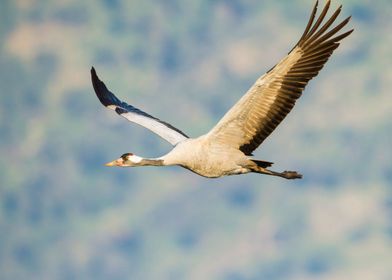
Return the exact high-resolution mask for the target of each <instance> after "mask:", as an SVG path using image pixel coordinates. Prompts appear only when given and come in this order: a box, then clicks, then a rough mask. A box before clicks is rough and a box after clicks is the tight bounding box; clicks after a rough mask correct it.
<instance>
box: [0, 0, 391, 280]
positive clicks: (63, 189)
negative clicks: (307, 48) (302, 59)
mask: <svg viewBox="0 0 392 280" xmlns="http://www.w3.org/2000/svg"><path fill="white" fill-rule="evenodd" d="M320 3H321V4H322V3H323V1H320ZM313 4H314V2H313V1H311V0H294V1H256V0H216V1H210V0H197V1H179V0H165V1H158V0H147V1H141V0H131V1H121V0H99V1H93V0H87V1H83V2H81V1H75V0H62V1H49V0H47V1H43V0H42V1H39V0H31V1H28V0H16V1H12V0H8V1H7V0H2V1H0V22H1V24H0V101H1V102H0V154H1V157H0V234H1V238H0V279H2V280H3V279H223V280H243V279H244V280H245V279H246V280H248V279H269V280H274V279H339V280H340V279H370V280H372V279H392V268H391V267H392V266H391V263H392V152H391V143H392V124H391V119H392V106H391V104H392V99H391V96H390V88H391V87H392V84H391V83H392V71H391V62H392V61H391V58H392V49H391V43H392V39H391V36H389V33H390V30H392V24H391V20H390V17H391V15H392V6H391V4H390V2H389V1H387V0H379V1H353V0H341V1H332V7H333V8H336V7H337V6H338V5H339V4H343V11H342V15H341V17H340V18H341V19H344V18H345V17H346V16H349V15H352V16H353V18H352V21H351V23H350V24H349V27H348V28H351V27H353V28H355V32H354V33H353V34H352V35H351V36H350V37H349V38H347V39H345V40H344V41H343V42H342V44H341V47H340V48H339V49H338V50H337V51H336V52H335V53H334V55H333V56H332V58H331V60H330V61H329V62H328V64H327V66H326V67H325V68H324V69H323V70H322V71H321V73H320V74H319V76H318V77H317V78H316V79H315V80H313V81H311V82H310V85H309V86H308V87H307V88H306V90H305V93H304V96H303V97H302V98H301V99H300V100H299V102H298V103H297V105H296V107H295V108H294V110H293V111H292V113H291V114H290V115H289V116H288V117H287V118H286V120H285V121H284V122H283V123H282V124H281V125H280V126H279V127H278V129H277V130H276V131H275V132H274V133H273V134H272V135H271V136H270V138H269V139H268V140H267V141H266V142H265V143H263V146H262V148H261V149H259V150H257V151H256V152H255V156H256V158H260V159H264V160H268V161H273V162H275V164H274V169H276V170H286V169H288V170H298V171H299V172H300V173H302V174H304V179H302V180H298V181H294V182H293V181H287V180H283V179H279V178H272V177H269V176H262V175H257V174H251V175H245V176H232V177H228V178H221V179H214V180H211V179H205V178H202V177H199V176H197V175H195V174H193V173H190V172H188V171H187V170H185V169H181V168H175V167H168V168H133V169H115V168H111V169H108V168H105V167H104V166H103V163H105V162H107V161H109V160H113V159H114V158H116V157H118V156H119V155H121V154H123V153H125V152H133V153H136V154H138V155H142V156H146V157H155V156H160V155H162V154H164V153H166V152H167V151H169V149H170V148H171V147H170V145H168V144H167V143H166V142H164V141H162V140H161V139H160V138H159V137H156V136H155V135H153V134H152V133H150V132H148V131H146V130H145V129H142V128H140V127H137V126H135V125H131V124H129V123H127V122H126V121H125V120H123V119H122V118H119V117H118V116H117V115H116V114H114V113H113V112H110V111H108V110H106V109H105V108H104V107H102V105H101V104H100V103H99V101H98V100H97V98H96V96H95V95H94V92H93V89H92V86H91V84H90V76H89V70H90V67H91V66H92V65H94V66H95V67H96V69H97V72H98V73H99V75H100V77H101V78H102V79H103V80H104V81H105V83H106V84H107V86H108V87H109V88H110V89H111V90H112V91H113V92H115V93H116V94H117V95H118V96H119V97H120V98H121V99H124V100H125V101H127V102H129V103H130V104H133V105H135V106H137V107H140V108H142V109H143V110H146V111H147V112H149V113H151V114H153V115H154V116H157V117H159V118H161V119H163V120H165V121H168V122H169V123H172V124H173V125H174V126H176V127H178V128H180V129H181V130H183V131H184V132H185V133H187V134H189V135H191V136H198V135H200V134H202V133H205V132H207V131H208V130H209V129H210V128H211V127H212V126H213V125H214V124H215V123H216V122H217V121H218V120H219V118H220V117H221V116H222V115H223V114H224V113H225V112H226V111H227V110H228V108H230V107H231V106H232V105H233V104H234V103H235V102H236V100H238V99H239V98H240V97H241V96H242V94H243V93H244V92H245V91H246V90H247V89H248V88H249V87H250V85H251V84H252V83H253V82H254V81H255V80H256V79H257V78H258V77H259V76H260V75H261V74H263V73H264V72H265V71H267V70H268V69H270V67H271V66H273V65H274V64H275V63H276V62H278V61H279V60H280V59H281V58H283V56H284V55H285V54H286V53H287V52H288V51H289V50H290V49H291V48H292V47H293V43H295V42H296V41H297V40H298V38H299V36H300V35H301V34H302V31H303V29H304V28H305V26H306V23H307V20H308V16H309V13H310V11H311V8H312V6H313Z"/></svg>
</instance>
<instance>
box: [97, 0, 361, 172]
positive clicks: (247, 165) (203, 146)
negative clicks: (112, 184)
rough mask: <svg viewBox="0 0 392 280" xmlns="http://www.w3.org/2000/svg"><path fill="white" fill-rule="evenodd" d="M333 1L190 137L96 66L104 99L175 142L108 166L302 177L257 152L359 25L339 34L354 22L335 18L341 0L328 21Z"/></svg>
mask: <svg viewBox="0 0 392 280" xmlns="http://www.w3.org/2000/svg"><path fill="white" fill-rule="evenodd" d="M329 6H330V1H327V2H326V5H325V7H324V9H323V10H322V12H321V14H320V15H319V17H318V18H317V20H316V22H315V23H314V20H315V16H316V12H317V2H316V5H315V7H314V8H313V11H312V14H311V18H310V20H309V23H308V25H307V27H306V29H305V32H304V33H303V35H302V37H301V39H300V40H299V41H298V43H297V44H296V45H295V47H294V48H293V49H292V50H291V52H290V53H289V54H288V55H287V56H286V57H285V58H284V59H282V60H281V61H280V62H279V63H278V64H277V65H275V66H274V67H273V68H272V69H271V70H270V71H268V72H267V73H266V74H264V75H263V76H261V77H260V78H259V79H258V80H257V81H256V82H255V84H254V85H253V86H252V87H251V88H250V89H249V90H248V92H247V93H246V94H245V95H244V96H243V97H242V98H241V99H240V100H239V101H238V102H237V103H236V104H235V105H234V106H233V107H232V108H231V109H230V110H229V111H228V112H227V113H226V114H225V116H224V117H223V118H222V119H221V120H220V121H219V122H218V124H217V125H216V126H215V127H213V128H212V129H211V130H210V131H209V132H208V133H207V134H205V135H202V136H200V137H198V138H189V137H188V136H187V135H186V134H185V133H183V132H182V131H180V130H178V129H177V128H175V127H173V126H172V125H170V124H168V123H166V122H163V121H161V120H159V119H157V118H155V117H153V116H151V115H149V114H147V113H145V112H143V111H141V110H139V109H137V108H135V107H133V106H131V105H128V104H127V103H125V102H122V101H120V100H119V99H118V98H117V97H116V96H115V95H114V94H113V93H112V92H110V91H109V90H108V89H107V88H106V86H105V84H104V83H103V82H102V81H100V80H99V78H98V76H97V74H96V72H95V70H94V68H92V70H91V76H92V82H93V86H94V90H95V92H96V94H97V96H98V98H99V100H100V101H101V103H102V104H103V105H105V106H106V107H107V108H109V109H112V110H115V111H116V113H118V114H119V115H121V116H123V117H125V118H126V119H128V120H129V121H131V122H134V123H137V124H139V125H141V126H144V127H146V128H148V129H150V130H151V131H153V132H155V133H156V134H158V135H159V136H161V137H162V138H164V139H165V140H167V141H168V142H169V143H171V144H172V145H173V146H174V148H173V149H172V150H171V151H170V152H169V153H167V154H166V155H164V156H162V157H160V158H155V159H146V158H142V157H138V156H135V155H133V154H131V153H128V154H124V155H123V156H122V157H120V158H119V159H117V160H115V161H113V162H111V163H109V164H107V165H108V166H123V167H127V166H147V165H150V166H167V165H179V166H182V167H184V168H187V169H189V170H191V171H193V172H195V173H197V174H199V175H201V176H204V177H209V178H216V177H221V176H226V175H237V174H245V173H249V172H256V173H262V174H268V175H273V176H280V177H283V178H286V179H296V178H301V177H302V175H300V174H298V173H297V172H295V171H285V172H275V171H271V170H269V169H267V167H269V166H271V165H272V163H271V162H267V161H261V160H255V159H253V158H252V157H251V156H252V152H253V151H254V150H255V149H256V148H257V147H258V146H259V145H260V144H261V143H262V142H263V141H264V140H265V139H266V138H267V137H268V136H269V135H270V134H271V133H272V131H273V130H274V129H275V128H276V126H277V125H279V123H280V122H281V121H282V120H283V119H284V118H285V116H286V115H287V114H288V113H289V112H290V111H291V109H292V108H293V106H294V104H295V101H296V100H297V99H298V98H299V97H300V96H301V93H302V91H303V90H304V88H305V86H306V85H307V83H308V82H309V80H311V79H312V78H313V77H314V76H316V75H317V74H318V72H319V71H320V70H321V69H322V67H323V66H324V64H325V63H326V62H327V60H328V58H329V57H330V56H331V54H332V52H333V51H334V50H335V49H336V48H337V47H338V46H339V41H340V40H342V39H343V38H345V37H347V36H348V35H349V34H350V33H351V32H352V31H353V30H350V31H348V32H345V33H343V34H340V35H337V33H338V32H339V31H340V30H341V29H342V28H343V27H344V26H345V25H346V24H347V23H348V21H349V19H350V18H347V19H345V20H344V21H342V22H341V23H340V24H338V25H337V26H336V27H334V28H331V30H329V28H330V26H331V25H332V24H333V23H334V21H335V20H336V18H337V16H338V15H339V13H340V11H341V6H340V7H339V8H338V9H337V10H336V11H335V12H334V13H333V14H332V16H331V17H330V18H329V19H328V20H327V21H326V22H325V23H324V22H323V20H324V19H325V16H326V14H327V12H328V9H329Z"/></svg>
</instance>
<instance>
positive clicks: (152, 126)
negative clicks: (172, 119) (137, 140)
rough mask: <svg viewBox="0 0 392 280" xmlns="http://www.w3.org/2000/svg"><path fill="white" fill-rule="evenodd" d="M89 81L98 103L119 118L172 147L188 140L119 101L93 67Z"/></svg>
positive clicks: (171, 128) (167, 126) (164, 124)
mask: <svg viewBox="0 0 392 280" xmlns="http://www.w3.org/2000/svg"><path fill="white" fill-rule="evenodd" d="M91 81H92V83H93V87H94V91H95V93H96V94H97V97H98V99H99V101H101V103H102V104H103V105H104V106H105V107H107V108H109V109H112V110H114V111H115V112H116V113H117V114H119V115H120V116H122V117H124V118H126V119H127V120H129V121H131V122H133V123H136V124H138V125H141V126H143V127H145V128H147V129H149V130H151V131H152V132H154V133H156V134H157V135H159V136H160V137H162V138H163V139H165V140H166V141H168V142H169V143H170V144H172V145H176V144H177V143H179V142H181V141H183V140H185V139H187V138H188V136H187V135H186V134H185V133H184V132H182V131H181V130H179V129H177V128H175V127H174V126H172V125H171V124H168V123H166V122H164V121H161V120H160V119H157V118H155V117H153V116H151V115H149V114H147V113H146V112H143V111H142V110H140V109H138V108H135V107H133V106H131V105H129V104H127V103H125V102H122V101H120V100H119V99H118V98H117V97H116V96H115V95H114V94H113V93H112V92H111V91H109V90H108V89H107V87H106V85H105V84H104V83H103V82H102V81H101V80H100V79H99V78H98V76H97V73H96V72H95V69H94V67H92V68H91Z"/></svg>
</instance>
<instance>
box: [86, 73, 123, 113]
mask: <svg viewBox="0 0 392 280" xmlns="http://www.w3.org/2000/svg"><path fill="white" fill-rule="evenodd" d="M91 82H92V84H93V88H94V91H95V94H96V95H97V97H98V99H99V101H101V103H102V105H104V106H106V107H107V106H110V105H114V104H115V103H116V101H117V100H116V97H115V96H114V95H113V93H111V92H110V91H109V90H108V88H107V87H106V85H105V84H104V82H102V81H101V80H100V79H99V78H98V75H97V73H96V72H95V69H94V67H91Z"/></svg>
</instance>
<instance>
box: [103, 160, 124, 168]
mask: <svg viewBox="0 0 392 280" xmlns="http://www.w3.org/2000/svg"><path fill="white" fill-rule="evenodd" d="M105 166H122V159H121V158H119V159H116V160H113V161H111V162H108V163H106V164H105Z"/></svg>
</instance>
